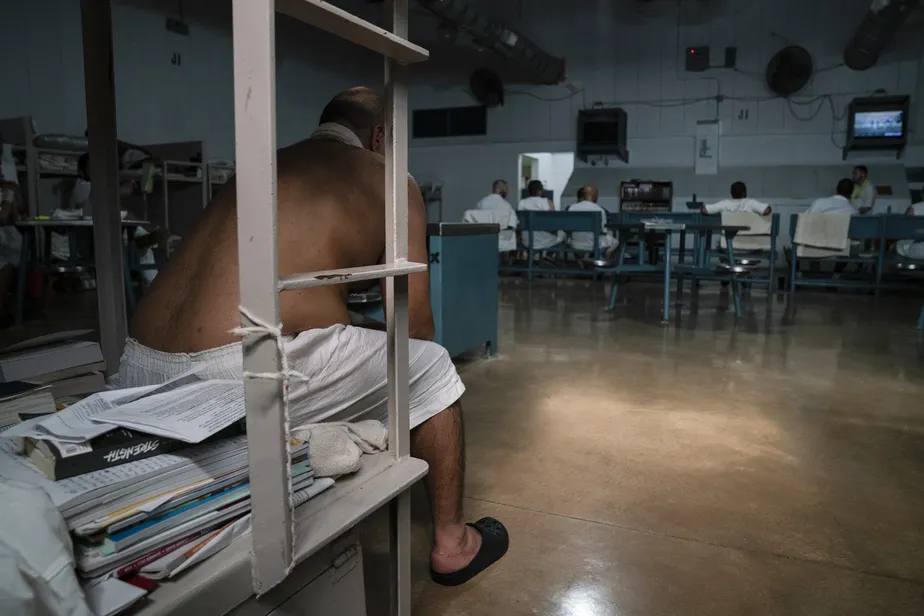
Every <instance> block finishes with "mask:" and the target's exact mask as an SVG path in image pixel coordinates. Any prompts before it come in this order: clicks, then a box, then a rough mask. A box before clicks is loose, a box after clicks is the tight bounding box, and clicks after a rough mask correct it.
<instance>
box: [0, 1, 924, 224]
mask: <svg viewBox="0 0 924 616" xmlns="http://www.w3.org/2000/svg"><path fill="white" fill-rule="evenodd" d="M868 3H869V0H815V1H813V2H805V1H804V0H725V1H724V2H718V1H716V2H709V3H700V2H683V3H682V5H683V6H690V7H696V6H701V5H715V6H720V7H721V6H724V7H725V8H724V13H721V14H717V15H715V16H711V17H710V18H709V19H704V20H696V19H693V18H691V17H690V16H689V15H681V16H679V19H678V13H677V9H676V6H677V4H676V3H675V2H673V1H672V0H654V1H653V2H651V3H648V4H641V3H638V2H635V0H616V1H614V0H572V1H571V2H568V3H561V2H558V1H557V0H522V2H520V3H516V4H514V3H509V4H503V5H500V4H497V3H487V2H485V3H484V7H483V8H484V10H485V11H487V12H489V13H495V14H502V17H504V18H506V19H511V20H513V23H516V24H518V26H519V27H520V28H521V29H522V30H523V32H524V33H525V34H527V35H529V36H530V37H531V38H533V39H534V40H536V41H537V42H538V43H539V44H540V45H542V46H543V47H544V48H546V49H548V50H549V51H550V52H552V53H555V54H559V55H563V56H564V57H565V58H566V60H567V70H568V77H569V79H570V80H571V81H572V82H580V83H582V84H583V85H584V92H583V94H581V95H578V96H572V95H571V94H570V92H569V90H567V89H565V88H562V87H550V88H528V87H525V86H515V85H514V86H511V87H510V91H509V93H508V99H507V104H506V105H505V106H504V107H502V108H499V109H494V110H491V111H490V112H489V117H488V131H489V134H488V135H487V137H486V138H469V139H451V140H442V141H433V140H426V141H422V140H421V141H415V142H414V143H413V144H412V145H413V147H412V150H411V156H410V168H411V172H412V173H413V174H414V176H415V177H417V178H418V179H420V180H421V181H423V180H428V179H441V180H443V182H444V184H445V187H444V192H443V194H444V199H445V202H444V217H445V219H446V220H457V219H458V218H459V217H460V216H461V213H462V212H463V211H464V210H465V209H467V208H470V207H472V205H473V204H474V203H475V202H477V200H478V199H479V198H481V197H482V196H484V195H485V194H487V191H488V189H489V187H490V183H491V182H492V181H493V180H494V179H497V178H499V177H504V178H510V179H511V180H512V179H513V178H516V177H517V176H518V174H519V170H518V168H517V157H518V155H519V154H520V153H521V152H530V151H534V152H570V151H573V150H574V145H575V143H574V132H575V125H576V116H577V111H578V109H580V108H582V107H583V106H584V105H585V104H591V103H593V102H594V101H604V102H608V103H613V104H619V105H621V106H622V107H624V108H625V109H626V110H627V112H628V114H629V149H630V151H631V166H645V167H652V166H675V167H677V166H690V165H692V161H693V151H694V143H693V133H694V131H695V126H696V122H697V120H700V119H708V118H711V117H715V115H716V113H717V111H718V116H719V118H720V119H721V121H722V138H721V142H720V160H721V161H726V162H728V161H734V164H735V165H779V164H798V163H804V164H818V163H838V162H839V161H840V153H839V150H838V149H837V147H835V145H833V144H832V128H833V129H834V139H835V140H837V139H842V126H841V125H837V126H835V125H834V123H833V122H832V119H831V114H830V112H829V110H828V109H827V108H825V109H822V110H820V111H819V112H818V114H817V115H815V116H814V118H813V119H812V120H810V121H802V120H798V119H796V118H795V117H794V116H793V115H792V114H791V113H790V111H789V109H788V106H787V105H786V103H785V102H784V101H781V100H775V99H772V98H771V97H770V96H769V94H768V92H767V91H766V90H765V89H764V86H763V85H762V82H761V78H760V76H759V74H760V73H761V72H762V70H763V66H764V64H765V63H766V61H767V60H768V59H769V58H770V55H771V54H772V52H774V51H776V49H778V48H779V47H781V46H783V45H784V44H785V41H784V39H786V40H789V41H791V42H793V43H797V44H801V45H804V46H806V47H807V48H808V49H809V50H810V51H811V52H812V53H813V54H814V57H815V62H816V65H818V66H819V67H822V68H829V69H830V70H824V71H821V72H820V73H819V74H818V75H817V76H816V78H815V80H814V82H813V83H812V84H811V85H810V87H809V88H808V90H807V91H806V92H805V95H806V97H809V98H806V97H803V98H799V99H797V100H798V101H799V102H800V103H802V102H805V101H807V100H811V97H815V96H822V95H830V96H831V100H832V101H833V102H834V106H835V108H841V107H842V106H843V105H844V104H845V103H846V101H847V100H849V99H850V98H852V97H853V96H855V95H864V94H867V93H869V92H870V91H872V90H874V89H876V88H884V89H886V90H887V91H888V92H889V93H892V94H895V93H910V94H917V93H919V92H921V91H922V89H921V86H920V84H919V83H918V81H919V77H918V75H919V72H920V70H921V65H922V60H921V54H922V48H921V45H922V42H924V37H918V38H917V39H914V37H912V36H905V37H904V40H903V41H899V42H898V44H896V46H895V48H894V49H893V50H891V51H889V52H887V53H886V54H885V56H884V57H883V58H882V60H881V61H880V63H879V65H878V66H876V67H875V68H873V69H871V70H869V71H865V72H863V73H853V72H851V71H849V70H847V69H845V68H843V67H840V68H830V67H833V66H835V65H836V64H838V63H839V62H840V53H841V50H842V48H843V45H844V43H845V42H846V40H847V38H848V37H849V36H850V34H851V33H852V31H853V29H854V28H855V27H856V25H857V24H858V23H859V21H860V19H861V17H862V15H863V13H864V11H865V10H866V7H867V6H868ZM176 6H177V3H174V2H169V3H163V2H158V1H157V0H115V1H114V9H113V14H114V20H115V24H114V26H115V41H114V50H115V72H116V87H117V96H118V114H119V115H118V127H119V134H120V136H121V137H122V138H123V139H127V140H129V141H136V142H140V143H146V142H147V143H150V142H164V141H171V140H188V139H197V138H198V139H203V140H205V141H206V142H207V145H208V148H209V152H208V153H209V155H210V156H213V157H229V158H230V157H233V154H234V132H233V103H232V99H233V96H232V57H231V27H230V26H231V13H230V2H229V1H227V0H185V1H184V2H183V6H184V10H185V17H186V21H187V22H188V23H189V26H190V36H189V37H181V36H178V35H175V34H173V33H170V32H168V31H167V30H166V29H165V27H164V20H165V17H166V16H167V14H168V11H173V10H175V7H176ZM364 6H366V7H368V6H369V5H368V4H364ZM639 7H644V10H648V11H652V14H651V15H649V16H642V15H638V14H637V13H636V11H638V10H639ZM414 19H416V18H412V21H414ZM277 21H278V23H277V77H278V89H277V123H278V141H279V144H280V145H285V144H288V143H291V142H293V141H296V140H298V139H301V138H303V137H305V136H307V135H308V134H310V132H311V130H312V129H313V127H314V126H315V125H316V122H317V117H318V115H319V113H320V111H321V109H322V107H323V105H324V104H325V102H326V101H327V100H328V98H329V97H330V95H331V94H332V93H334V92H336V91H338V90H341V89H343V88H346V87H349V86H352V85H356V84H358V83H366V84H372V85H375V84H379V83H381V69H382V64H381V61H380V59H379V58H378V57H377V56H376V55H375V54H372V53H369V52H365V51H363V50H361V49H359V48H357V47H355V46H352V45H348V44H346V43H342V42H340V41H338V40H337V39H335V38H334V37H330V36H328V35H325V34H324V33H322V32H319V31H317V30H314V29H312V28H310V27H307V26H303V25H301V24H297V23H295V22H293V21H292V20H289V19H288V18H284V17H280V18H279V19H278V20H277ZM415 23H416V22H415ZM678 23H679V27H678ZM919 25H920V23H919ZM774 33H775V34H774ZM700 44H709V45H711V46H712V48H713V53H714V57H716V58H717V59H718V58H720V57H721V54H722V50H723V48H724V47H725V45H737V47H738V50H739V51H738V54H739V65H738V71H734V72H733V71H727V70H724V69H717V70H713V71H710V72H709V73H706V74H689V73H684V72H682V71H680V70H678V66H679V62H680V58H679V49H682V48H684V47H686V46H687V45H700ZM174 53H180V54H182V58H183V62H182V65H181V66H174V65H173V64H171V62H170V59H171V56H172V55H173V54H174ZM0 54H2V58H3V62H4V64H3V67H4V81H3V88H2V95H0V117H12V116H19V115H26V114H31V115H33V116H34V117H35V120H36V122H37V124H38V127H39V129H40V130H41V131H44V132H59V133H69V134H82V133H83V131H84V129H85V127H86V119H85V117H86V114H85V109H84V90H83V59H82V56H83V54H82V47H81V33H80V12H79V2H77V1H76V0H30V1H29V2H4V3H2V4H0ZM332 58H335V59H336V60H335V61H331V59H332ZM464 87H465V79H464V77H463V78H462V79H460V81H459V87H455V88H440V89H438V88H435V87H428V86H427V85H426V84H425V83H421V84H420V85H417V86H415V87H412V89H411V98H410V102H411V106H412V108H426V107H436V106H453V105H468V104H473V100H472V98H471V96H470V95H469V94H468V93H467V92H466V91H465V89H464ZM719 91H720V92H721V94H722V95H723V96H724V97H726V98H725V99H724V102H722V103H721V104H718V105H717V104H716V103H715V101H714V100H712V101H704V100H701V99H703V98H704V97H710V96H714V95H715V94H716V92H719ZM536 97H538V98H536ZM917 98H920V95H918V96H917ZM540 99H546V100H540ZM826 101H827V99H824V100H821V101H819V102H824V103H825V104H827V103H826ZM818 104H819V103H815V106H817V105H818ZM920 108H921V106H920V105H917V108H916V111H915V113H917V115H916V116H915V117H916V118H920V117H922V116H921V115H920V114H921V112H920ZM796 110H797V112H798V113H799V114H800V115H801V116H802V117H806V116H809V115H811V114H812V113H813V112H814V106H807V105H802V106H797V107H796ZM744 111H747V117H746V118H745V117H744V114H743V113H742V112H744ZM739 114H741V116H742V119H739V118H738V116H739ZM916 126H919V127H921V128H924V126H922V124H921V123H920V122H918V123H917V124H916ZM922 134H924V130H919V131H917V132H916V134H915V137H916V138H919V137H920V136H921V135H922ZM906 158H907V160H909V161H911V162H913V161H915V160H919V161H924V146H921V147H919V148H918V149H917V150H912V151H910V152H909V154H908V156H907V157H906ZM566 204H567V201H566Z"/></svg>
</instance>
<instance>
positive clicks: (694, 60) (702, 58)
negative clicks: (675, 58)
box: [686, 45, 709, 73]
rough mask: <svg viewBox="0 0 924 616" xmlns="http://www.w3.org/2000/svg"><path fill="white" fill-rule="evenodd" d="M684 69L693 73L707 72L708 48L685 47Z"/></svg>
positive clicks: (704, 46) (702, 46)
mask: <svg viewBox="0 0 924 616" xmlns="http://www.w3.org/2000/svg"><path fill="white" fill-rule="evenodd" d="M686 68H687V70H688V71H690V72H693V73H700V72H702V71H707V70H709V46H708V45H700V46H699V47H687V49H686Z"/></svg>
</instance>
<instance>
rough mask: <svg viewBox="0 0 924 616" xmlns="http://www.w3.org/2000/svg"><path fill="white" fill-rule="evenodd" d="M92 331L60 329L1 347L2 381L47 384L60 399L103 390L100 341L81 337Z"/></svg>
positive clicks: (103, 363)
mask: <svg viewBox="0 0 924 616" xmlns="http://www.w3.org/2000/svg"><path fill="white" fill-rule="evenodd" d="M92 333H93V331H92V330H86V329H85V330H77V331H66V332H59V333H56V334H51V335H48V336H41V337H39V338H33V339H31V340H26V341H25V342H20V343H18V344H14V345H11V346H8V347H5V348H3V349H0V383H10V382H14V381H22V382H27V383H31V384H35V385H47V386H48V388H49V391H50V392H51V395H52V397H54V399H55V400H56V401H58V402H62V401H66V400H69V399H72V398H79V397H81V396H86V395H89V394H92V393H96V392H98V391H102V390H103V389H105V387H106V381H105V378H104V376H103V373H104V371H105V369H106V363H105V362H104V361H103V354H102V351H101V350H100V347H99V344H97V343H96V342H90V341H87V340H81V338H85V337H87V336H88V335H90V334H92Z"/></svg>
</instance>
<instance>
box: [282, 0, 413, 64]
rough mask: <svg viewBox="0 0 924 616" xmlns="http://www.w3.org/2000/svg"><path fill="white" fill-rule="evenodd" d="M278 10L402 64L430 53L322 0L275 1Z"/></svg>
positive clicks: (409, 62)
mask: <svg viewBox="0 0 924 616" xmlns="http://www.w3.org/2000/svg"><path fill="white" fill-rule="evenodd" d="M276 10H277V11H279V12H280V13H285V14H286V15H288V16H289V17H294V18H295V19H297V20H299V21H302V22H304V23H306V24H309V25H311V26H314V27H316V28H320V29H321V30H324V31H325V32H329V33H331V34H334V35H336V36H339V37H340V38H342V39H345V40H347V41H350V42H352V43H356V44H357V45H361V46H363V47H365V48H366V49H371V50H372V51H376V52H378V53H380V54H382V55H383V56H385V57H387V58H392V59H394V60H397V61H398V62H401V63H402V64H411V63H414V62H423V61H425V60H426V59H427V58H428V57H429V55H430V54H429V52H428V51H427V50H426V49H424V48H423V47H420V46H418V45H415V44H414V43H411V42H410V41H408V40H406V39H403V38H401V37H400V36H397V35H395V34H394V33H392V32H389V31H388V30H385V29H383V28H380V27H378V26H376V25H373V24H371V23H369V22H368V21H365V20H364V19H360V18H359V17H357V16H355V15H353V14H351V13H348V12H347V11H345V10H343V9H341V8H338V7H336V6H334V5H332V4H330V3H329V2H324V1H323V0H276Z"/></svg>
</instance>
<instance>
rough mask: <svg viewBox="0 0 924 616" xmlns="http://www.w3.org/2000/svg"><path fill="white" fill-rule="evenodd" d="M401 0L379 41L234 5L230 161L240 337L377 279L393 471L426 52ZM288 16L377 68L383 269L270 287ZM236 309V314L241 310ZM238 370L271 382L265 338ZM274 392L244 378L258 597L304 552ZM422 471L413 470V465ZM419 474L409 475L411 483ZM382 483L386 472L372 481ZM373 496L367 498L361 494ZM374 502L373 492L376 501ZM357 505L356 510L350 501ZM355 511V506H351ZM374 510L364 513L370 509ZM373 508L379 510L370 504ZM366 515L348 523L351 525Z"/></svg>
mask: <svg viewBox="0 0 924 616" xmlns="http://www.w3.org/2000/svg"><path fill="white" fill-rule="evenodd" d="M407 3H408V0H390V2H389V11H388V15H389V21H390V24H389V26H390V30H391V31H387V30H383V29H382V28H379V27H377V26H375V25H373V24H369V23H368V22H365V21H363V20H361V19H358V18H356V17H355V16H353V15H351V14H350V13H347V12H346V11H343V10H342V9H339V8H337V7H335V6H333V5H330V4H328V3H327V2H323V1H322V0H275V1H274V0H233V16H234V103H235V113H234V115H235V138H236V144H235V149H236V156H237V177H236V182H237V203H238V208H237V216H238V252H239V267H240V301H241V306H242V309H244V310H246V311H247V312H248V313H249V314H251V315H252V316H253V317H254V321H255V322H250V319H249V318H247V317H246V316H244V315H243V314H242V326H243V327H252V326H259V325H260V323H262V324H264V325H265V324H278V323H280V314H279V295H278V294H279V292H281V291H285V290H291V289H301V288H308V287H313V286H319V285H327V284H343V283H345V282H348V281H350V282H352V281H356V280H364V279H380V278H386V290H387V293H386V296H387V298H388V300H387V301H388V305H387V307H386V314H387V326H388V335H387V339H388V419H389V454H390V455H391V456H393V458H394V464H395V465H396V466H398V465H400V464H401V463H402V462H403V461H410V460H412V459H411V458H410V457H409V456H410V452H409V443H408V440H409V416H408V321H407V318H408V317H407V289H408V287H407V275H408V274H410V273H414V272H422V271H426V268H427V265H426V264H420V263H411V262H409V261H408V260H407V255H408V238H407V198H408V196H407V187H408V182H407V177H408V176H407V134H408V130H407V110H408V107H407V68H406V66H405V65H406V64H407V63H409V62H419V61H423V60H426V58H427V52H426V50H424V49H422V48H420V47H418V46H416V45H413V44H412V43H409V42H408V41H407V40H406V37H407V10H408V7H407ZM277 10H278V11H280V12H283V13H286V14H288V15H289V16H291V17H294V18H296V19H299V20H300V21H303V22H305V23H308V24H310V25H313V26H316V27H318V28H321V29H323V30H326V31H327V32H330V33H332V34H335V35H337V36H339V37H341V38H344V39H346V40H348V41H351V42H353V43H356V44H359V45H362V46H364V47H366V48H368V49H371V50H373V51H377V52H379V53H380V54H382V55H384V56H385V57H386V59H385V81H386V88H385V90H386V101H387V102H386V115H387V117H386V139H387V151H386V155H385V161H386V199H387V203H386V211H385V218H386V231H385V233H386V238H385V242H386V257H387V258H386V263H385V264H384V265H375V266H366V267H359V268H349V269H343V270H335V271H327V272H314V273H307V274H298V275H294V276H286V277H284V278H282V279H280V278H279V272H278V266H277V263H278V261H277V211H276V196H277V186H276V100H275V85H276V84H275V67H276V62H275V14H276V11H277ZM244 310H242V312H243V311H244ZM243 348H244V370H245V371H246V372H249V373H273V374H278V373H280V371H281V370H282V357H281V354H280V349H279V346H278V345H277V343H276V340H275V339H274V338H273V337H272V336H267V335H261V334H251V335H248V336H246V337H245V338H244V341H243ZM283 388H284V384H283V381H282V380H278V379H267V378H251V379H246V380H245V384H244V391H245V405H246V409H247V432H248V437H247V438H248V447H249V452H250V472H251V491H252V496H251V502H252V508H253V533H252V539H253V548H252V549H253V553H252V566H253V582H254V590H255V592H256V593H257V594H258V595H260V594H263V593H265V592H266V591H267V590H269V589H270V588H272V587H274V586H275V585H276V584H278V583H279V582H281V581H282V580H283V579H285V577H286V575H287V574H288V573H289V571H290V570H291V568H292V567H293V566H294V565H295V564H296V562H297V561H298V560H300V559H301V558H304V557H306V556H307V555H308V554H309V553H311V551H312V550H313V549H316V548H315V547H314V546H304V545H297V540H298V538H297V537H296V536H295V533H296V529H295V524H294V520H293V517H297V512H293V510H292V509H291V508H290V507H289V481H288V455H287V451H286V448H285V447H284V446H283V443H284V441H285V435H286V432H287V428H288V426H286V418H285V413H284V402H283V400H284V391H283ZM414 462H416V463H417V464H418V468H420V466H419V465H422V463H420V462H419V461H414ZM422 472H423V471H421V473H418V475H417V477H419V476H420V474H422ZM382 474H383V475H384V474H385V473H382ZM399 487H400V491H398V488H397V487H396V488H395V491H394V492H387V491H385V492H384V493H386V494H392V493H394V494H396V496H394V497H393V498H390V508H391V511H390V513H391V523H390V527H391V533H390V536H391V558H392V597H391V599H392V612H391V613H392V614H395V615H402V616H408V615H409V614H410V495H409V492H408V490H407V488H408V487H409V485H404V484H403V483H402V484H401V486H399ZM370 491H372V490H370ZM381 493H382V491H381V490H380V494H381ZM359 500H361V499H359ZM357 506H363V504H362V503H359V504H358V505H357ZM372 506H373V505H372V504H370V505H369V507H372ZM374 506H376V507H377V506H378V505H374ZM371 510H372V509H370V511H368V512H365V511H357V512H354V513H355V514H356V515H355V518H356V519H361V518H362V517H365V515H366V514H367V513H371Z"/></svg>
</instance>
